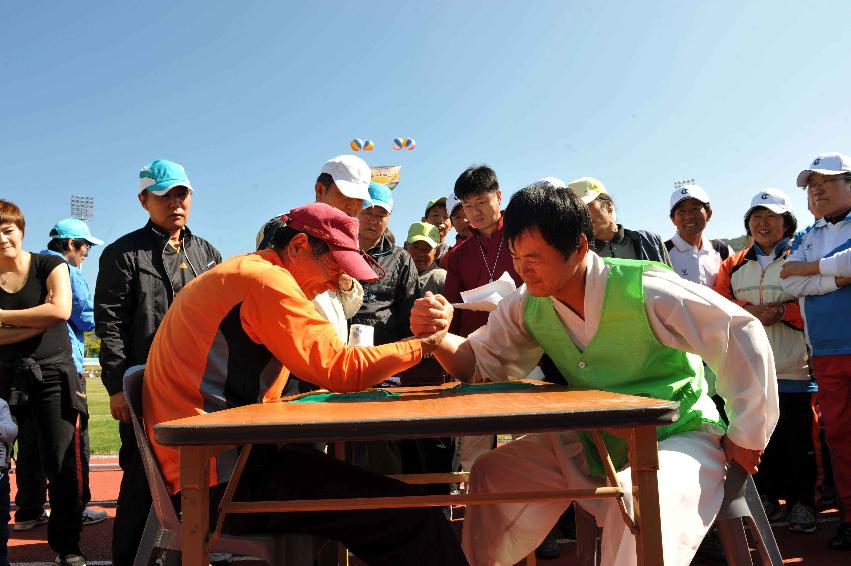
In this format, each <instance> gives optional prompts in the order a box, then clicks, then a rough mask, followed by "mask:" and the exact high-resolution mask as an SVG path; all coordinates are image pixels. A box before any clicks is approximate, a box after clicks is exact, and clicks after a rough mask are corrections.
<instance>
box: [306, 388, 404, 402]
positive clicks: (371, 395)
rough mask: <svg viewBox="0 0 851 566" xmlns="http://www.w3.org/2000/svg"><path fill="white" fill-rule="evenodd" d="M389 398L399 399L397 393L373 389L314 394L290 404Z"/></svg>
mask: <svg viewBox="0 0 851 566" xmlns="http://www.w3.org/2000/svg"><path fill="white" fill-rule="evenodd" d="M390 397H401V395H400V394H399V393H392V392H390V391H387V390H386V389H373V390H370V391H358V392H357V393H316V394H313V395H305V396H304V397H300V398H298V399H293V400H292V401H290V403H324V402H326V401H327V402H329V403H347V402H353V401H381V400H382V399H389V398H390Z"/></svg>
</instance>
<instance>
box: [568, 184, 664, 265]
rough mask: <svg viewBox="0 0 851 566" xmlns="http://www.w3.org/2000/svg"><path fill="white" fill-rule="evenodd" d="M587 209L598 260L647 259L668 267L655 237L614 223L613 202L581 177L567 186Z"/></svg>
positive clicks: (660, 240) (658, 239)
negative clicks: (616, 258) (609, 258)
mask: <svg viewBox="0 0 851 566" xmlns="http://www.w3.org/2000/svg"><path fill="white" fill-rule="evenodd" d="M567 188H569V189H570V190H572V191H573V192H574V193H576V196H578V197H579V199H580V200H581V201H582V202H583V203H584V204H585V206H586V207H587V208H588V213H589V214H590V215H591V224H592V226H593V228H594V252H595V253H596V254H597V255H598V256H600V257H620V258H624V259H647V260H651V261H658V262H660V263H664V264H665V265H671V258H670V257H668V250H667V249H666V248H665V245H664V244H663V243H662V238H660V237H659V235H658V234H655V233H653V232H648V231H645V230H628V229H626V228H624V227H623V226H622V225H621V224H618V223H617V220H616V218H615V202H614V201H613V200H612V197H611V196H610V195H609V193H608V191H606V187H605V186H603V183H601V182H600V181H598V180H597V179H594V178H593V177H582V178H580V179H576V180H575V181H571V182H570V184H569V185H568V186H567Z"/></svg>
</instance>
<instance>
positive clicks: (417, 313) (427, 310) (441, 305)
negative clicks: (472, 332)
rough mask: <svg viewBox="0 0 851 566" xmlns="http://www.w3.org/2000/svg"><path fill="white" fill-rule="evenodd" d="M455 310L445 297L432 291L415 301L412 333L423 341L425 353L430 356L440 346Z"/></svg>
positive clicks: (412, 315) (412, 313)
mask: <svg viewBox="0 0 851 566" xmlns="http://www.w3.org/2000/svg"><path fill="white" fill-rule="evenodd" d="M454 311H455V309H454V308H452V304H450V302H449V301H447V300H446V297H444V296H443V295H435V294H433V293H431V291H429V292H427V293H426V294H425V296H423V297H422V298H420V299H417V300H416V301H414V306H413V308H411V332H413V333H414V336H416V337H417V338H419V339H420V340H421V341H422V345H423V352H424V353H426V354H429V353H431V352H433V351H434V350H436V349H437V347H438V346H440V343H441V342H442V341H443V338H444V337H445V336H446V333H447V332H449V323H450V322H452V314H453V313H454Z"/></svg>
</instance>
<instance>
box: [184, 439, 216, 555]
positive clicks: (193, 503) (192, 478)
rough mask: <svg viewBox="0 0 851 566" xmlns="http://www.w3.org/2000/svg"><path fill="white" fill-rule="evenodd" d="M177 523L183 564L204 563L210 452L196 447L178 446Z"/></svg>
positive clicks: (208, 506) (207, 528) (206, 536)
mask: <svg viewBox="0 0 851 566" xmlns="http://www.w3.org/2000/svg"><path fill="white" fill-rule="evenodd" d="M180 490H181V512H182V515H183V520H182V522H181V524H180V540H181V547H182V548H181V552H182V558H183V564H184V566H207V565H208V564H209V563H210V562H209V554H208V552H209V549H208V548H207V540H208V536H209V534H210V503H209V501H210V452H209V450H208V449H207V448H204V447H197V446H181V447H180Z"/></svg>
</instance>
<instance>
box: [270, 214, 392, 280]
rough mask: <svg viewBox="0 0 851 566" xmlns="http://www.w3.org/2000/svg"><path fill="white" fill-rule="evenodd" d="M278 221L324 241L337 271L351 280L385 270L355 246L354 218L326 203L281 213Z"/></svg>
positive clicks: (356, 224)
mask: <svg viewBox="0 0 851 566" xmlns="http://www.w3.org/2000/svg"><path fill="white" fill-rule="evenodd" d="M280 221H281V222H282V223H283V224H285V225H287V226H289V227H291V228H293V229H294V230H298V231H299V232H304V233H305V234H307V235H309V236H313V237H314V238H318V239H320V240H322V241H323V242H325V243H326V244H327V245H328V249H329V250H330V251H329V253H330V254H331V255H332V256H333V258H334V260H335V261H336V262H337V264H338V265H339V266H340V269H342V270H343V271H344V272H345V273H346V274H347V275H349V276H350V277H353V278H355V279H357V280H359V281H375V280H376V279H381V278H382V277H384V269H383V268H382V267H381V266H380V265H379V264H378V262H376V261H375V260H374V259H372V257H370V256H369V255H368V254H366V253H364V252H362V251H361V250H360V247H359V246H358V228H359V222H358V220H357V218H352V217H351V216H349V215H348V214H346V213H345V212H342V211H341V210H337V209H336V208H334V207H333V206H328V205H327V204H325V203H321V202H314V203H311V204H308V205H305V206H300V207H298V208H294V209H292V210H291V211H289V213H287V214H282V215H281V216H280Z"/></svg>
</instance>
